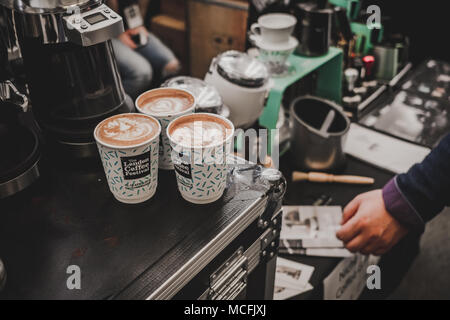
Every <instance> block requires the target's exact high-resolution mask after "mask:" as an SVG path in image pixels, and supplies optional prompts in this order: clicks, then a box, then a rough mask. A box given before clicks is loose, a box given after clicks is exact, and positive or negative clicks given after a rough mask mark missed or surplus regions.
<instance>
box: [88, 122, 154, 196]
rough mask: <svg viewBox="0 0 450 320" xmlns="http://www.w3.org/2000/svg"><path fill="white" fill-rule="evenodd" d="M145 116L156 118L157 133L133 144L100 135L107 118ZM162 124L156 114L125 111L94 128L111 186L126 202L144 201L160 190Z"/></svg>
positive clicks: (114, 193) (112, 190) (115, 193)
mask: <svg viewBox="0 0 450 320" xmlns="http://www.w3.org/2000/svg"><path fill="white" fill-rule="evenodd" d="M127 116H132V117H136V116H137V117H145V118H146V119H148V120H150V121H152V123H153V124H154V128H155V133H154V134H152V135H151V137H149V138H148V139H146V140H145V141H142V142H139V143H137V144H129V145H126V146H125V145H122V146H119V145H113V144H110V143H107V142H105V139H102V138H100V137H99V134H98V131H99V128H100V127H101V126H102V125H103V123H104V122H105V121H110V120H111V119H113V118H120V117H127ZM160 134H161V125H160V124H159V122H158V120H156V119H155V118H153V117H150V116H147V115H143V114H137V113H125V114H119V115H115V116H112V117H110V118H108V119H105V120H103V121H102V122H100V123H99V124H98V125H97V127H96V128H95V130H94V137H95V140H96V142H97V147H98V151H99V153H100V159H101V160H102V163H103V168H104V170H105V174H106V179H107V181H108V185H109V189H110V190H111V192H112V194H113V195H114V197H115V198H116V199H117V200H119V201H120V202H123V203H141V202H144V201H146V200H148V199H150V198H151V197H153V195H154V194H155V192H156V187H157V185H158V160H159V154H158V153H159V136H160Z"/></svg>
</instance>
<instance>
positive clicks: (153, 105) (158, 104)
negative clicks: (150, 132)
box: [136, 88, 195, 170]
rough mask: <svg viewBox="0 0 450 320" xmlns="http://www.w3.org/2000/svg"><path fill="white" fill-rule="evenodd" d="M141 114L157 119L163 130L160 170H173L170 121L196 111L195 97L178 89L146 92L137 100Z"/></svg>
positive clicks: (160, 148)
mask: <svg viewBox="0 0 450 320" xmlns="http://www.w3.org/2000/svg"><path fill="white" fill-rule="evenodd" d="M136 108H137V110H138V111H139V112H141V113H144V114H147V115H150V116H153V117H155V118H156V119H158V120H159V122H160V124H161V128H162V133H161V140H160V145H159V168H160V169H164V170H173V169H174V167H173V163H172V159H171V156H170V153H171V151H172V149H171V147H170V142H169V139H168V138H167V135H166V129H167V126H168V125H169V123H170V121H172V120H174V119H176V118H178V117H179V116H182V115H185V114H191V113H193V112H194V109H195V97H194V95H193V94H191V93H190V92H189V91H186V90H183V89H176V88H159V89H153V90H149V91H147V92H144V93H143V94H141V95H140V96H139V97H138V98H137V99H136Z"/></svg>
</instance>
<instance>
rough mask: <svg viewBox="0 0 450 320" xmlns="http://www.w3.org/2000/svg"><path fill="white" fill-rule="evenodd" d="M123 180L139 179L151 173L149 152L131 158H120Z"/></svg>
mask: <svg viewBox="0 0 450 320" xmlns="http://www.w3.org/2000/svg"><path fill="white" fill-rule="evenodd" d="M120 161H121V162H122V170H123V176H124V178H125V180H132V179H140V178H143V177H145V176H147V175H149V174H150V173H151V171H150V169H151V168H150V164H151V159H150V151H148V152H146V153H143V154H140V155H137V156H131V157H121V158H120Z"/></svg>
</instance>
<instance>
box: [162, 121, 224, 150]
mask: <svg viewBox="0 0 450 320" xmlns="http://www.w3.org/2000/svg"><path fill="white" fill-rule="evenodd" d="M225 135H226V128H225V126H223V125H221V124H220V123H218V122H215V121H193V122H189V123H186V124H185V125H184V126H180V127H178V128H176V129H175V130H174V131H173V133H172V135H171V136H172V139H173V140H174V141H176V142H177V143H179V144H182V145H194V146H209V145H213V144H216V143H220V142H222V141H223V140H224V138H225Z"/></svg>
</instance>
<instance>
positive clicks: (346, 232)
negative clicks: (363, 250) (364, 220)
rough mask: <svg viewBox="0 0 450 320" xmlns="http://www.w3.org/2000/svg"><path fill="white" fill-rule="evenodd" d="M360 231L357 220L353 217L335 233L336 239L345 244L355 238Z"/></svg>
mask: <svg viewBox="0 0 450 320" xmlns="http://www.w3.org/2000/svg"><path fill="white" fill-rule="evenodd" d="M360 231H361V228H360V225H359V219H358V218H357V217H356V216H354V217H353V218H351V219H350V220H349V221H347V222H346V223H345V224H344V225H343V226H342V227H341V229H339V230H338V231H337V232H336V237H337V238H338V239H339V240H341V241H343V242H344V243H346V242H349V241H350V240H352V239H353V238H354V237H356V236H357V235H358V234H359V233H360Z"/></svg>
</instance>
